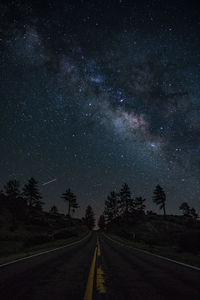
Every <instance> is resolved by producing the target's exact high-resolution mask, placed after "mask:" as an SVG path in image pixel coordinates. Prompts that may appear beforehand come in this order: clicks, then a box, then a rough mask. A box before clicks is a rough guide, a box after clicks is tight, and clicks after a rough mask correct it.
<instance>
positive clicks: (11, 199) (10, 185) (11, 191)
mask: <svg viewBox="0 0 200 300" xmlns="http://www.w3.org/2000/svg"><path fill="white" fill-rule="evenodd" d="M19 186H20V184H19V181H17V180H15V179H14V180H10V181H8V182H7V184H6V185H5V186H4V189H5V195H6V198H7V203H6V207H7V209H8V210H9V211H10V212H11V215H12V225H11V230H15V228H16V221H17V219H18V218H20V217H24V215H25V210H26V201H25V200H24V199H23V198H22V196H21V193H20V190H19Z"/></svg>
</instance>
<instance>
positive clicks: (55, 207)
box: [49, 205, 58, 214]
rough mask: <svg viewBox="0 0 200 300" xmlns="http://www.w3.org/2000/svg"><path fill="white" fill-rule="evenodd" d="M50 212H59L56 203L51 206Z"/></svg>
mask: <svg viewBox="0 0 200 300" xmlns="http://www.w3.org/2000/svg"><path fill="white" fill-rule="evenodd" d="M49 212H50V213H52V214H57V213H58V209H57V206H56V205H53V206H52V207H51V208H50V210H49Z"/></svg>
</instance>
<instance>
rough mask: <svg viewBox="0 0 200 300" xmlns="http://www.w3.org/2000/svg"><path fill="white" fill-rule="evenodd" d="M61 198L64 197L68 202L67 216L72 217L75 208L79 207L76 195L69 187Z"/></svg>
mask: <svg viewBox="0 0 200 300" xmlns="http://www.w3.org/2000/svg"><path fill="white" fill-rule="evenodd" d="M61 198H62V199H64V201H66V202H68V212H67V216H68V217H71V211H73V212H74V211H75V209H77V208H79V205H78V203H77V200H76V196H75V195H74V193H72V192H71V190H70V189H67V190H66V191H65V193H63V194H62V196H61Z"/></svg>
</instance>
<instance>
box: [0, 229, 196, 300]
mask: <svg viewBox="0 0 200 300" xmlns="http://www.w3.org/2000/svg"><path fill="white" fill-rule="evenodd" d="M0 295H1V296H0V298H1V299H13V300H16V299H27V300H29V299H31V300H32V299H37V300H40V299H43V300H44V299H48V300H51V299H52V300H54V299H60V300H62V299H69V300H73V299H84V300H92V299H97V300H98V299H120V300H121V299H122V300H123V299H134V300H136V299H145V300H146V299H153V300H154V299H191V300H196V299H198V300H199V299H200V272H199V270H198V269H196V270H195V269H192V268H188V267H186V266H183V265H179V264H176V263H174V262H170V261H167V260H163V259H161V258H158V257H155V256H152V255H150V254H147V253H144V252H142V251H138V250H135V249H130V248H128V247H125V246H123V245H120V244H119V243H117V242H115V241H112V240H110V239H109V238H108V237H106V236H104V235H103V234H99V235H98V234H96V233H95V232H94V233H92V234H91V235H89V236H88V237H86V238H84V239H83V240H82V241H80V242H78V243H75V244H73V245H71V246H68V247H65V248H61V249H58V250H56V251H51V252H47V253H44V254H41V255H39V256H34V257H30V258H28V259H25V260H21V261H17V262H15V263H11V264H8V265H2V266H1V268H0Z"/></svg>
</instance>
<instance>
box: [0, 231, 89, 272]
mask: <svg viewBox="0 0 200 300" xmlns="http://www.w3.org/2000/svg"><path fill="white" fill-rule="evenodd" d="M90 234H91V233H88V235H86V236H85V237H84V238H83V239H81V240H79V241H76V242H74V243H71V244H68V245H65V246H61V247H57V248H54V249H50V250H46V251H43V252H40V253H36V254H33V255H30V256H25V257H22V258H18V259H15V260H12V261H9V262H7V263H4V264H1V265H0V268H1V267H4V266H8V265H11V264H14V263H17V262H19V261H22V260H26V259H29V258H32V257H36V256H39V255H42V254H46V253H49V252H53V251H57V250H60V249H63V248H67V247H71V246H74V245H76V244H78V243H80V242H82V241H84V240H86V239H87V238H88V237H89V236H90Z"/></svg>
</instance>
